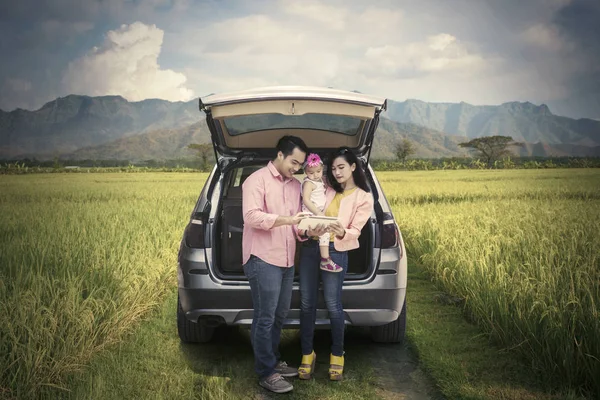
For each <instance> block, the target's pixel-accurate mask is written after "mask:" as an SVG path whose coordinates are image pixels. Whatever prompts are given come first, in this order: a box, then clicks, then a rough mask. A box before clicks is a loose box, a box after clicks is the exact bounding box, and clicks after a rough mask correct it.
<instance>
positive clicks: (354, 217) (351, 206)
mask: <svg viewBox="0 0 600 400" xmlns="http://www.w3.org/2000/svg"><path fill="white" fill-rule="evenodd" d="M335 193H336V192H335V190H334V189H333V188H332V187H327V191H326V192H325V197H326V199H327V201H326V202H325V210H326V209H327V207H329V204H331V201H332V200H333V198H334V197H335ZM373 205H374V200H373V195H372V194H371V193H368V192H365V191H364V190H362V189H361V188H356V190H355V191H354V192H352V193H351V194H349V195H348V196H347V197H344V198H343V199H342V201H341V203H340V209H339V211H338V220H339V221H340V223H341V224H342V226H343V227H344V228H345V229H346V234H345V235H344V238H343V239H338V238H337V236H336V237H335V238H334V241H333V245H334V247H335V249H336V250H337V251H348V250H352V249H356V248H358V247H359V246H358V238H359V236H360V232H361V230H362V228H363V227H364V226H365V224H366V223H367V221H368V220H369V218H370V217H371V214H372V213H373Z"/></svg>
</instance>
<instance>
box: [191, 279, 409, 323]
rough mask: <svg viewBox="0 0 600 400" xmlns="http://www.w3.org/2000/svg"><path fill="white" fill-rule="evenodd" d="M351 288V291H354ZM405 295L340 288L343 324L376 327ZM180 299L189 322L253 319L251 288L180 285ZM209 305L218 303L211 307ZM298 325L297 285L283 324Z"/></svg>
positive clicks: (323, 313)
mask: <svg viewBox="0 0 600 400" xmlns="http://www.w3.org/2000/svg"><path fill="white" fill-rule="evenodd" d="M353 289H354V290H353ZM405 296H406V288H396V289H363V288H354V287H352V286H350V287H348V288H344V290H343V291H342V306H343V307H344V314H345V320H346V324H348V325H355V326H377V325H384V324H387V323H390V322H392V321H395V320H396V319H397V318H398V316H399V315H400V312H401V311H402V305H403V303H404V298H405ZM179 298H180V301H181V307H182V309H183V311H184V313H185V316H186V318H187V319H189V320H190V321H194V322H200V323H202V322H203V321H211V323H215V321H218V322H220V323H225V324H227V325H251V324H252V318H253V313H254V310H253V307H252V296H251V293H250V287H249V286H246V287H244V288H239V287H238V288H237V289H235V290H226V291H224V290H220V289H217V290H206V289H185V288H179ZM212 305H214V306H217V305H218V308H216V307H214V306H213V307H211V306H212ZM316 324H317V325H321V326H329V317H328V313H327V309H326V308H325V304H324V301H323V296H322V292H321V294H320V296H319V301H318V303H317V320H316ZM299 325H300V290H299V288H298V286H297V285H295V286H294V289H293V292H292V303H291V307H290V311H289V313H288V318H287V320H286V321H285V323H284V326H286V327H297V326H299Z"/></svg>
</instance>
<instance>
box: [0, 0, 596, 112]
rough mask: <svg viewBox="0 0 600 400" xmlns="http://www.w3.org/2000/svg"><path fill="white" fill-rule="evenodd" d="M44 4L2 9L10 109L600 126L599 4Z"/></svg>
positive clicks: (432, 0)
mask: <svg viewBox="0 0 600 400" xmlns="http://www.w3.org/2000/svg"><path fill="white" fill-rule="evenodd" d="M38 3H39V2H38V1H36V0H23V1H21V2H17V3H14V5H13V4H12V3H11V5H10V6H9V5H7V4H8V3H6V4H0V53H2V54H3V55H4V56H5V59H6V60H4V59H3V61H5V62H3V63H0V86H1V88H2V89H3V91H2V92H1V93H0V108H4V109H7V108H8V109H11V108H12V107H15V106H23V105H25V104H33V105H35V106H39V105H41V104H42V102H43V101H48V100H51V99H53V98H55V97H56V96H58V95H64V94H67V93H70V92H78V93H88V94H106V93H118V94H122V95H123V96H125V97H127V98H131V99H139V98H145V97H161V98H167V99H181V98H186V97H189V96H190V95H191V93H190V91H193V92H194V93H197V94H208V93H212V92H215V93H218V92H225V91H229V90H236V89H243V88H250V87H255V86H263V85H283V84H306V85H319V86H334V87H337V88H340V89H350V90H353V89H356V90H360V91H362V92H365V93H372V94H376V95H382V96H386V97H389V98H392V99H396V100H403V99H405V98H419V99H422V100H425V101H452V102H458V101H466V102H469V103H473V104H498V103H501V102H505V101H512V100H528V101H532V102H534V103H541V102H544V103H548V104H549V105H550V106H551V109H552V110H553V111H558V112H560V113H561V114H566V115H572V116H584V115H586V116H595V117H600V115H598V110H600V106H599V104H600V93H599V89H598V85H597V84H594V82H600V67H599V66H600V56H599V55H600V45H599V43H600V33H599V30H600V28H599V27H600V25H599V24H598V23H597V21H598V20H599V19H598V18H599V17H600V13H599V9H600V2H598V0H529V1H526V2H523V1H521V0H503V1H501V2H500V1H496V0H482V1H478V2H473V1H471V0H454V1H452V2H448V1H447V0H425V1H423V0H403V1H402V2H397V1H394V0H380V1H378V2H375V3H373V4H367V3H365V2H362V1H359V0H331V1H322V0H309V1H306V2H288V1H284V0H259V1H256V2H252V3H250V2H246V1H243V0H232V1H230V2H222V1H215V0H209V1H206V2H193V1H192V0H140V1H130V0H102V1H97V0H82V1H76V0H50V1H47V2H42V3H40V4H38ZM132 21H143V22H144V23H143V24H140V23H133V24H132ZM120 24H126V25H124V27H121V28H119V29H116V30H113V31H111V32H109V33H106V34H104V36H102V35H103V33H104V32H107V31H109V29H113V27H115V26H120ZM152 24H154V25H156V26H154V25H152ZM90 43H96V44H97V46H98V47H97V48H93V49H90V47H91V45H90ZM159 63H160V64H159ZM56 76H59V77H63V76H64V78H65V79H64V80H62V81H61V79H58V80H56V79H53V78H54V77H56ZM8 78H10V79H13V80H15V79H21V80H23V81H28V82H30V83H31V89H30V90H28V91H25V90H22V91H20V92H19V93H15V94H11V93H12V92H9V91H8V89H7V88H8V87H9V86H11V85H9V84H7V83H6V82H7V79H8ZM11 87H12V86H11ZM11 90H12V89H11ZM553 104H554V105H556V107H554V106H553ZM559 105H560V108H559V107H558V106H559Z"/></svg>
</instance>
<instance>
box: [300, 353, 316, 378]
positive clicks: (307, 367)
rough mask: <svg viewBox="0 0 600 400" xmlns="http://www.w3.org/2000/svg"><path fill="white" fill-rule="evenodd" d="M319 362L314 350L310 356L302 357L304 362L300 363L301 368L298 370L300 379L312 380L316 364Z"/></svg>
mask: <svg viewBox="0 0 600 400" xmlns="http://www.w3.org/2000/svg"><path fill="white" fill-rule="evenodd" d="M316 361H317V355H316V354H315V351H314V350H313V352H312V353H310V354H309V355H307V356H305V355H303V356H302V361H301V362H300V367H299V368H298V378H300V379H310V378H311V377H312V373H313V371H314V370H315V362H316Z"/></svg>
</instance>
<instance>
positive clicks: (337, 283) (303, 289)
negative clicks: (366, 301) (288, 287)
mask: <svg viewBox="0 0 600 400" xmlns="http://www.w3.org/2000/svg"><path fill="white" fill-rule="evenodd" d="M329 255H330V256H331V259H332V260H333V261H334V262H335V263H336V264H338V265H339V266H340V267H342V268H343V269H344V270H343V271H341V272H329V271H322V270H321V269H320V268H319V263H320V261H321V254H320V252H319V241H317V240H312V239H310V240H308V241H306V242H303V243H302V251H301V253H300V343H301V346H302V354H303V355H308V354H310V353H311V352H312V351H313V338H314V333H315V320H316V317H317V299H318V295H319V276H320V277H321V280H322V281H323V296H324V298H325V305H326V306H327V311H328V312H329V320H330V324H331V342H332V344H331V353H332V354H333V355H335V356H343V355H344V327H345V325H344V324H345V322H344V309H343V308H342V284H343V283H344V277H345V276H346V271H347V270H348V252H346V251H342V252H340V251H337V250H336V249H335V248H334V247H333V243H331V244H330V245H329Z"/></svg>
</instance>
